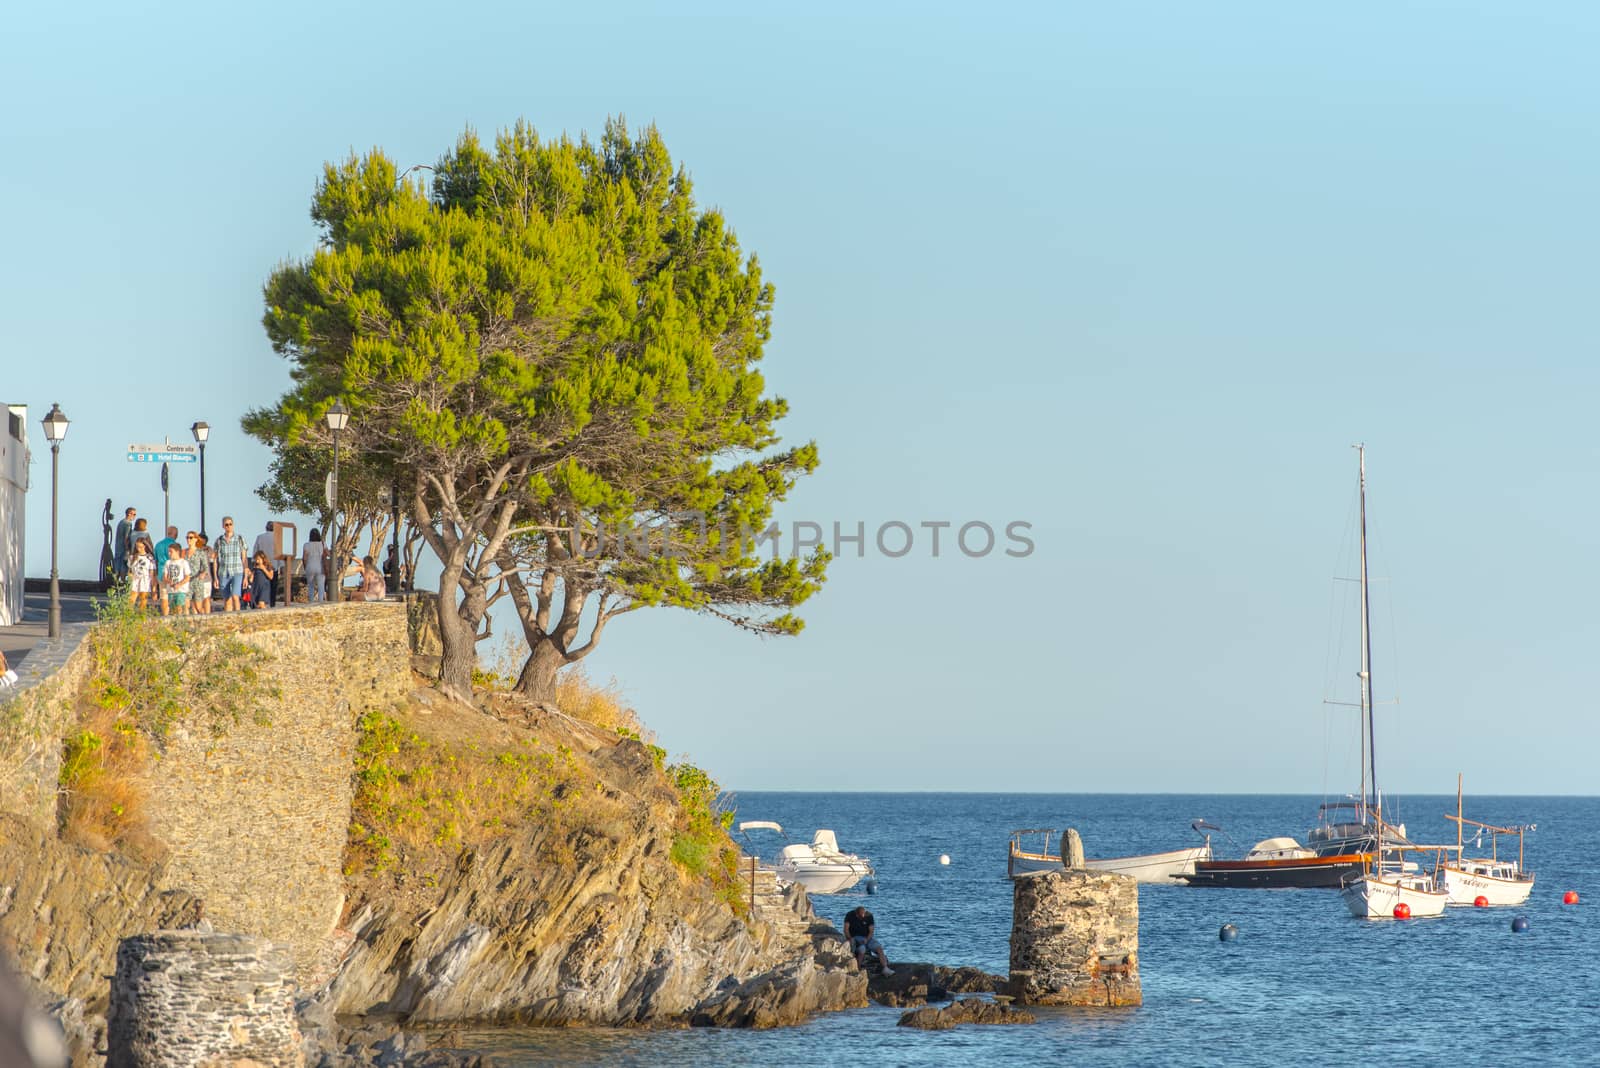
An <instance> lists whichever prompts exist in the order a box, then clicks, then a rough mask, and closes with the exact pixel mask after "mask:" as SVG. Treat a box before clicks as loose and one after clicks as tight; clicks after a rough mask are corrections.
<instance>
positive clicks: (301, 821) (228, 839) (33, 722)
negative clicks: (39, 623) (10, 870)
mask: <svg viewBox="0 0 1600 1068" xmlns="http://www.w3.org/2000/svg"><path fill="white" fill-rule="evenodd" d="M161 625H164V626H179V627H187V628H192V629H193V630H194V631H195V632H196V633H195V635H194V636H195V637H196V638H197V639H198V642H196V643H194V644H192V645H191V650H190V651H191V660H192V661H193V660H195V659H197V657H196V656H195V655H194V654H196V653H197V652H198V650H199V649H200V648H201V643H204V642H209V641H215V642H228V641H238V642H242V643H244V644H245V645H246V646H248V647H250V649H252V650H254V656H253V660H254V669H255V671H256V672H257V675H258V684H257V686H256V687H255V693H254V695H253V700H252V705H253V707H252V708H251V709H250V711H249V712H248V713H247V714H243V715H240V716H238V717H237V718H235V719H233V720H231V721H228V722H225V723H222V724H221V725H219V726H215V727H214V719H215V717H213V716H210V715H208V714H206V713H207V710H204V709H194V710H191V712H190V714H188V715H186V716H182V717H179V718H178V719H177V720H176V721H175V722H174V723H173V725H172V726H171V728H170V729H169V731H168V734H167V736H166V737H165V738H164V739H162V740H161V741H160V743H159V745H158V746H157V749H156V751H157V757H156V759H155V760H154V761H153V763H152V766H151V767H150V769H149V774H148V782H147V798H146V814H147V817H148V826H149V830H150V832H151V834H152V835H153V837H154V838H155V840H156V841H157V842H158V843H159V845H160V847H161V852H162V862H161V864H160V866H159V870H160V872H161V874H160V876H159V878H160V889H164V890H167V889H170V890H183V891H187V892H188V893H190V894H193V895H194V896H196V897H198V898H199V899H201V900H202V901H203V902H204V912H205V916H206V918H208V919H209V920H211V922H212V923H213V924H215V925H216V927H217V928H218V929H221V930H226V931H233V932H239V933H244V934H253V935H260V936H263V937H265V938H269V939H271V940H272V941H274V942H277V943H281V944H283V945H286V946H289V947H290V948H291V949H292V950H293V953H294V957H295V961H296V965H297V971H298V972H299V973H300V974H301V975H302V977H305V976H309V975H311V974H314V973H315V972H316V971H317V968H318V960H319V956H320V954H322V953H323V952H324V951H325V950H327V949H328V948H329V947H328V944H327V939H328V937H329V936H330V935H331V934H332V932H333V931H334V928H335V926H336V924H337V922H338V919H339V913H340V911H341V909H342V907H343V904H344V896H343V895H344V880H343V876H342V872H341V865H342V861H343V854H344V847H345V837H346V834H347V831H348V826H349V822H350V805H351V799H352V792H353V779H352V759H353V755H354V753H353V750H354V747H355V743H356V721H357V719H358V718H359V716H360V715H361V713H362V712H364V711H366V710H367V709H369V708H383V707H387V706H390V705H393V704H395V703H397V702H399V701H401V700H403V699H404V698H405V696H406V695H407V694H408V693H409V692H410V689H411V672H410V649H409V646H408V643H407V624H406V608H405V605H403V604H401V603H399V602H379V603H375V604H345V605H340V606H337V607H332V606H315V607H295V608H282V609H273V610H268V611H258V612H245V613H232V614H226V615H223V614H214V615H211V616H199V617H189V618H187V619H182V620H173V621H164V622H163V623H162V624H161ZM78 637H81V636H78ZM36 655H37V651H36V653H35V654H30V655H29V657H28V659H27V661H25V663H26V664H27V665H29V666H33V665H35V663H36V660H35V657H36ZM39 663H43V661H39ZM92 671H93V650H92V643H91V642H89V641H82V642H81V643H75V645H74V648H73V649H71V650H69V651H66V652H65V653H64V654H63V655H61V656H60V657H59V658H58V663H57V665H56V667H55V670H54V671H53V672H52V673H50V674H49V675H48V676H46V677H43V678H36V679H31V680H29V679H26V678H25V680H24V681H25V682H31V685H29V686H28V687H27V689H25V690H23V691H22V692H21V693H19V694H17V695H16V697H14V698H12V699H11V701H9V702H8V704H7V706H6V707H5V708H4V709H0V716H3V717H4V718H0V732H4V733H5V737H4V738H0V740H3V741H6V742H7V743H8V745H7V747H6V748H4V749H0V787H4V792H3V793H0V811H9V812H14V813H16V814H18V815H20V816H22V817H23V818H25V819H27V820H29V821H30V822H32V823H34V824H36V825H38V826H40V827H41V828H52V829H53V828H54V826H55V822H56V794H57V780H58V778H59V775H60V761H61V743H62V740H63V739H64V738H65V737H66V736H67V735H68V734H69V733H70V731H71V730H72V729H73V724H74V723H75V717H76V715H77V711H76V709H77V704H78V701H79V697H80V690H81V688H82V687H83V685H84V683H85V682H86V680H87V679H88V678H89V677H90V675H91V673H92ZM17 740H21V741H24V742H26V743H27V744H26V745H14V744H11V743H14V742H16V741H17ZM6 882H7V877H6V873H4V872H0V888H3V885H4V884H5V883H6ZM63 904H66V903H63ZM125 933H132V932H125Z"/></svg>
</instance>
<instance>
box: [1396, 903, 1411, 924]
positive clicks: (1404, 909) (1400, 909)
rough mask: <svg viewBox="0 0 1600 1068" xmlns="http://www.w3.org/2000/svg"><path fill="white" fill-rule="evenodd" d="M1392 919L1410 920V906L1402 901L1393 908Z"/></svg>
mask: <svg viewBox="0 0 1600 1068" xmlns="http://www.w3.org/2000/svg"><path fill="white" fill-rule="evenodd" d="M1394 918H1395V919H1397V920H1409V919H1410V918H1411V906H1410V905H1407V904H1406V903H1405V902H1404V901H1402V902H1400V904H1398V905H1396V906H1395V907H1394Z"/></svg>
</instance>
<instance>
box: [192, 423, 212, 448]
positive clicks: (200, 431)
mask: <svg viewBox="0 0 1600 1068" xmlns="http://www.w3.org/2000/svg"><path fill="white" fill-rule="evenodd" d="M189 431H190V432H191V433H192V434H194V440H196V441H198V442H199V443H200V444H202V445H204V444H205V443H206V439H207V438H209V437H210V436H211V424H210V423H206V422H203V421H202V422H198V423H196V424H195V425H194V426H192V427H190V428H189Z"/></svg>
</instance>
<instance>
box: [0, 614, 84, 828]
mask: <svg viewBox="0 0 1600 1068" xmlns="http://www.w3.org/2000/svg"><path fill="white" fill-rule="evenodd" d="M93 626H94V624H93V623H68V624H66V625H65V626H63V627H62V628H61V637H59V638H46V639H44V640H43V641H41V642H40V643H39V644H38V645H36V646H34V648H33V649H32V651H30V652H29V653H28V655H27V657H26V658H24V659H23V660H22V661H21V662H20V663H19V664H17V666H16V670H17V684H16V685H15V686H13V687H10V688H8V689H6V690H0V812H12V813H15V814H17V815H19V816H26V817H27V818H28V819H30V820H34V821H36V822H38V823H40V824H43V825H46V826H54V824H55V820H56V783H57V781H58V780H59V779H60V778H61V742H62V739H63V738H65V737H66V736H67V733H68V729H69V728H70V726H71V724H72V723H73V720H74V718H75V716H76V708H75V706H76V704H77V699H78V689H79V687H80V686H82V685H83V682H84V680H85V679H87V678H88V677H89V668H90V663H91V657H90V653H89V649H88V646H87V643H86V642H85V641H84V639H85V638H86V637H87V636H88V634H89V631H90V629H91V628H92V627H93Z"/></svg>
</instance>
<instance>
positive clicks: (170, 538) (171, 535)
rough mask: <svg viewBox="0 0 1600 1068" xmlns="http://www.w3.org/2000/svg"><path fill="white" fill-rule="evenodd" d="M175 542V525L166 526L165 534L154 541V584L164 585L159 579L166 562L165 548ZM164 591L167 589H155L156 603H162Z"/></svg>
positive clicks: (176, 533) (176, 535) (176, 537)
mask: <svg viewBox="0 0 1600 1068" xmlns="http://www.w3.org/2000/svg"><path fill="white" fill-rule="evenodd" d="M176 544H178V528H177V527H168V528H167V536H166V537H164V538H162V539H161V540H160V541H158V542H156V560H157V561H159V562H158V563H157V564H156V584H157V585H158V586H163V585H164V583H162V581H161V572H162V570H163V568H164V565H165V564H166V562H167V549H168V548H169V547H171V546H173V545H176ZM166 592H167V591H166V590H165V589H159V590H157V591H156V603H157V604H162V603H163V601H162V598H163V597H165V596H166Z"/></svg>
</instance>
